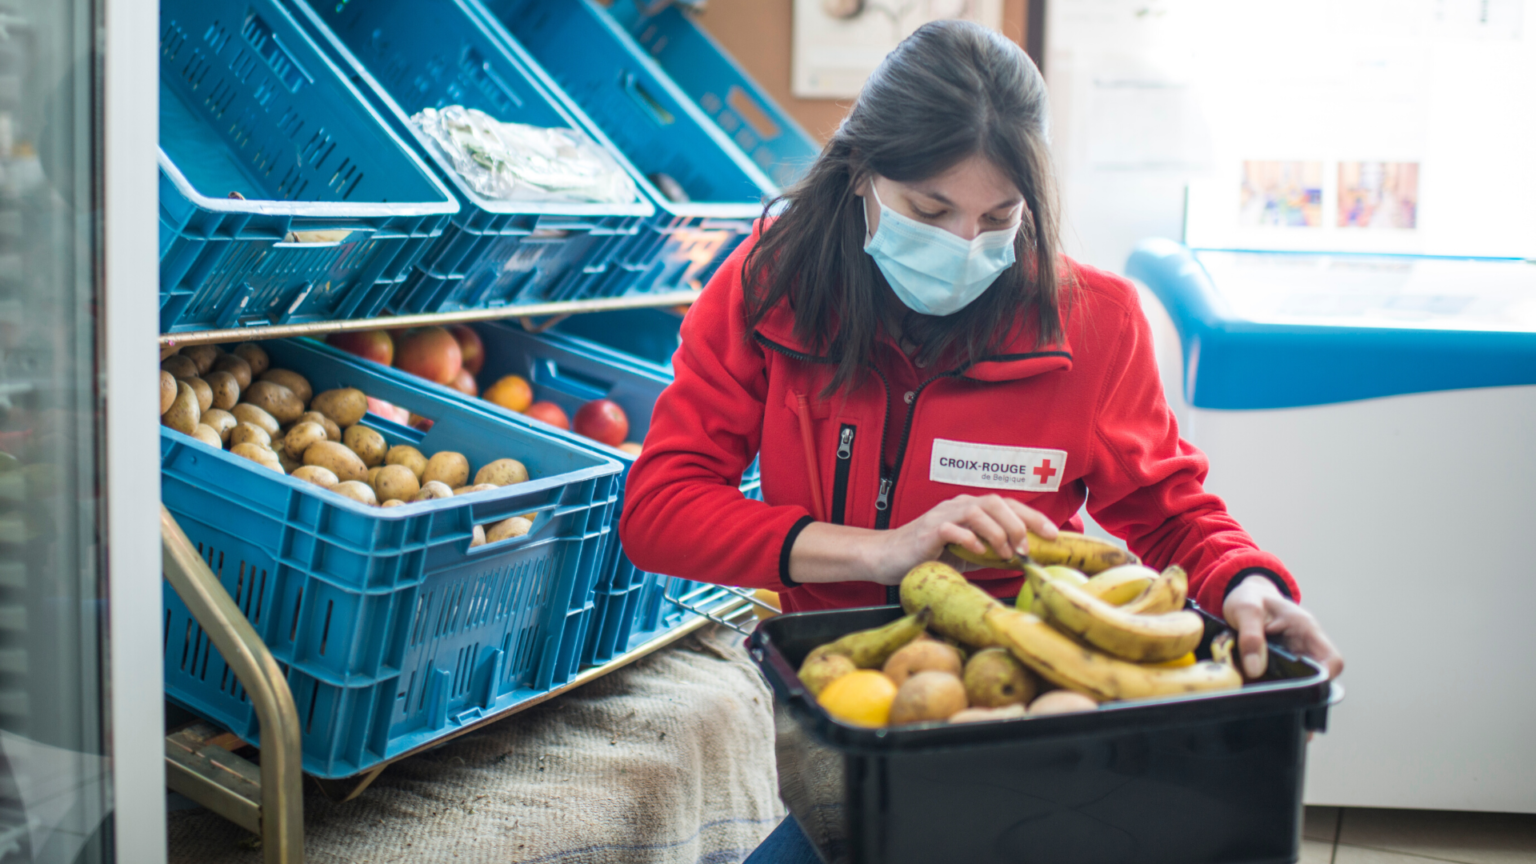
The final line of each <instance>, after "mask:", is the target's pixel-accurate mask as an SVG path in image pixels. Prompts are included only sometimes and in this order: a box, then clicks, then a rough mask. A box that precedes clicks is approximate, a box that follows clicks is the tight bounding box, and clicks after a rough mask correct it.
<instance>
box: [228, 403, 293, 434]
mask: <svg viewBox="0 0 1536 864" xmlns="http://www.w3.org/2000/svg"><path fill="white" fill-rule="evenodd" d="M229 413H231V414H233V415H235V419H236V420H239V421H240V422H241V423H249V424H251V425H252V426H260V427H261V428H263V429H265V430H267V434H268V435H279V434H281V432H282V426H280V425H279V424H278V422H277V418H276V417H273V416H272V415H271V414H268V413H267V412H266V411H264V410H262V409H261V408H259V407H257V406H255V405H252V404H251V403H249V402H241V403H240V404H238V405H236V406H235V407H233V408H231V409H229Z"/></svg>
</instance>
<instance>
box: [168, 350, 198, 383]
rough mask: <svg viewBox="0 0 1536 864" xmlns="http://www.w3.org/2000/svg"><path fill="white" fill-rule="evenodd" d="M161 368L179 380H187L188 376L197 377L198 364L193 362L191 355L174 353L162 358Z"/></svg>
mask: <svg viewBox="0 0 1536 864" xmlns="http://www.w3.org/2000/svg"><path fill="white" fill-rule="evenodd" d="M160 370H161V371H162V372H169V373H171V376H172V377H174V378H175V379H176V380H177V381H185V380H187V379H188V378H196V377H197V364H196V363H194V362H192V358H191V357H185V356H182V355H181V354H172V355H171V356H169V357H167V358H165V359H164V360H161V361H160Z"/></svg>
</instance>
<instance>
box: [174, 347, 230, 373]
mask: <svg viewBox="0 0 1536 864" xmlns="http://www.w3.org/2000/svg"><path fill="white" fill-rule="evenodd" d="M222 353H223V352H222V351H220V350H219V348H218V346H217V345H188V346H187V347H185V348H183V349H181V356H183V357H189V358H191V360H192V362H193V363H196V364H197V374H198V375H203V374H205V373H207V371H208V370H209V369H212V368H213V361H215V360H217V359H218V358H219V355H220V354H222Z"/></svg>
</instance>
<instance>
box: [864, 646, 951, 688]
mask: <svg viewBox="0 0 1536 864" xmlns="http://www.w3.org/2000/svg"><path fill="white" fill-rule="evenodd" d="M962 668H963V667H962V665H961V663H960V652H959V651H956V650H955V649H954V648H952V647H950V646H949V645H945V644H944V643H943V642H940V641H938V640H936V639H917V640H915V641H912V642H908V643H907V644H906V645H903V646H902V647H901V648H899V649H897V651H896V653H894V654H892V655H891V656H890V658H889V659H887V660H886V661H885V668H883V669H882V670H881V671H882V672H884V673H885V677H887V678H889V679H891V683H893V684H895V685H896V686H897V687H900V686H901V685H903V684H905V683H907V679H908V678H911V677H912V676H913V675H916V674H917V673H919V672H948V673H949V674H951V675H953V676H955V677H956V678H958V677H960V673H961V670H962Z"/></svg>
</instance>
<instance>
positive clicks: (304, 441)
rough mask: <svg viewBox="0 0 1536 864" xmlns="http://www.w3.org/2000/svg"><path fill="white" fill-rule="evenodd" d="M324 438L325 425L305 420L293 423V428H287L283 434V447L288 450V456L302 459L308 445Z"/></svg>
mask: <svg viewBox="0 0 1536 864" xmlns="http://www.w3.org/2000/svg"><path fill="white" fill-rule="evenodd" d="M324 440H326V438H325V427H324V426H321V425H320V424H319V423H315V422H313V421H310V420H305V421H304V422H302V423H295V424H293V428H292V429H289V430H288V434H287V435H284V436H283V449H284V450H287V451H288V455H289V456H292V457H293V458H295V459H302V458H304V451H305V450H308V449H309V445H311V444H314V443H317V442H320V441H324Z"/></svg>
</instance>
